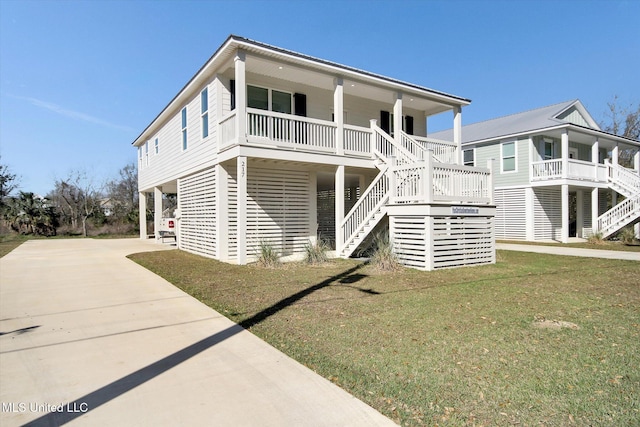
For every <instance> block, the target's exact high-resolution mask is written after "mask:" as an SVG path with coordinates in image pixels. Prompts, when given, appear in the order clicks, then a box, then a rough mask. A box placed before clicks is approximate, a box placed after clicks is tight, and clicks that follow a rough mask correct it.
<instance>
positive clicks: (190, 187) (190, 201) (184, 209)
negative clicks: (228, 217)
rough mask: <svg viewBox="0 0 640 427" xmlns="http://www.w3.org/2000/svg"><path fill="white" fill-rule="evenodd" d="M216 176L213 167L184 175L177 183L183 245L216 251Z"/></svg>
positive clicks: (193, 249)
mask: <svg viewBox="0 0 640 427" xmlns="http://www.w3.org/2000/svg"><path fill="white" fill-rule="evenodd" d="M216 194H217V186H216V176H215V169H214V168H210V169H206V170H203V171H202V172H198V173H196V174H193V175H190V176H188V177H185V178H182V179H181V180H180V184H179V187H178V197H179V198H180V200H179V203H180V210H181V214H182V216H181V218H180V224H179V230H178V232H179V233H180V249H183V250H185V251H188V252H193V253H196V254H199V255H203V256H208V257H215V255H216V244H217V242H216V216H217V212H216Z"/></svg>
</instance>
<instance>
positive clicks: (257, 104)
mask: <svg viewBox="0 0 640 427" xmlns="http://www.w3.org/2000/svg"><path fill="white" fill-rule="evenodd" d="M247 107H249V108H257V109H259V110H268V111H275V112H276V113H284V114H291V111H292V109H291V94H290V93H287V92H280V91H278V90H272V89H265V88H263V87H257V86H247Z"/></svg>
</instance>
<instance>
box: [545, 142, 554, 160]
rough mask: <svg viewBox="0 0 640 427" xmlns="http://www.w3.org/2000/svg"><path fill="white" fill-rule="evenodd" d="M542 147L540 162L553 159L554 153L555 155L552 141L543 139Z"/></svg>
mask: <svg viewBox="0 0 640 427" xmlns="http://www.w3.org/2000/svg"><path fill="white" fill-rule="evenodd" d="M543 144H544V147H543V150H544V151H543V153H542V160H551V159H553V158H554V157H555V156H554V153H555V146H554V143H553V140H549V139H546V138H545V139H544V141H543Z"/></svg>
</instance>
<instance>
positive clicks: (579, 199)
mask: <svg viewBox="0 0 640 427" xmlns="http://www.w3.org/2000/svg"><path fill="white" fill-rule="evenodd" d="M583 228H584V192H583V191H582V190H577V191H576V237H584V235H583V232H582V229H583Z"/></svg>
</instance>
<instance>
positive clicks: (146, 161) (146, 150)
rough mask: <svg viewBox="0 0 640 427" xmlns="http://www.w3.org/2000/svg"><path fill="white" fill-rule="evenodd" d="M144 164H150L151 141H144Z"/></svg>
mask: <svg viewBox="0 0 640 427" xmlns="http://www.w3.org/2000/svg"><path fill="white" fill-rule="evenodd" d="M144 165H145V166H149V142H148V141H147V142H145V143H144Z"/></svg>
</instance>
